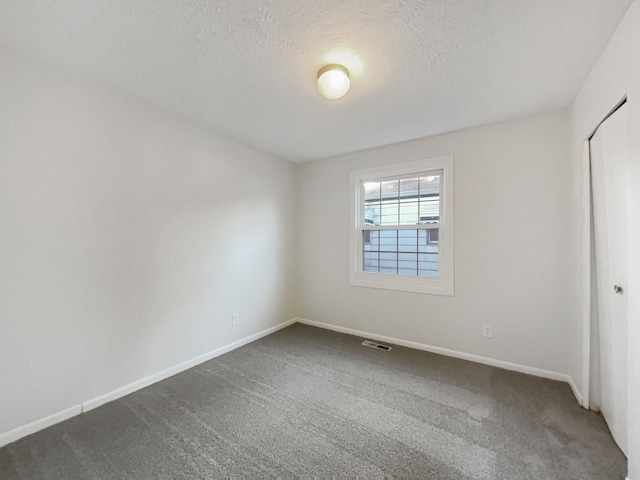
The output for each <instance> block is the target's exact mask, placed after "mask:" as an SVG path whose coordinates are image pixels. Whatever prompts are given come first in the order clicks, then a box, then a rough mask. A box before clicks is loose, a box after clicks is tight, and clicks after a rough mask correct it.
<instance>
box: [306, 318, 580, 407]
mask: <svg viewBox="0 0 640 480" xmlns="http://www.w3.org/2000/svg"><path fill="white" fill-rule="evenodd" d="M294 320H295V321H296V322H298V323H303V324H305V325H311V326H313V327H319V328H324V329H326V330H333V331H334V332H340V333H347V334H349V335H355V336H358V337H363V338H369V339H372V340H378V341H381V342H387V343H392V344H394V345H400V346H402V347H409V348H415V349H416V350H424V351H426V352H431V353H438V354H440V355H446V356H448V357H454V358H460V359H462V360H469V361H471V362H476V363H482V364H484V365H490V366H492V367H498V368H504V369H505V370H513V371H515V372H521V373H527V374H529V375H534V376H536V377H543V378H549V379H551V380H559V381H562V382H567V383H568V384H569V386H570V387H571V390H572V391H573V394H574V395H575V396H576V399H577V400H578V402H579V403H580V404H582V395H580V392H579V391H578V388H577V387H576V385H575V383H574V382H573V379H572V378H571V377H570V376H569V375H567V374H564V373H559V372H554V371H551V370H544V369H542V368H536V367H529V366H527V365H520V364H518V363H511V362H505V361H504V360H496V359H495V358H489V357H482V356H480V355H474V354H471V353H464V352H458V351H456V350H449V349H447V348H441V347H434V346H432V345H427V344H424V343H418V342H411V341H409V340H402V339H400V338H394V337H387V336H385V335H378V334H377V333H371V332H364V331H362V330H355V329H353V328H346V327H339V326H337V325H332V324H330V323H322V322H316V321H315V320H308V319H306V318H295V319H294Z"/></svg>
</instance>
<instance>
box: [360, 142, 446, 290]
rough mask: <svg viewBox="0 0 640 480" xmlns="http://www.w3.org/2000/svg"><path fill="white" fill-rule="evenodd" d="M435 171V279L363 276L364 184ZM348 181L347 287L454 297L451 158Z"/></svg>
mask: <svg viewBox="0 0 640 480" xmlns="http://www.w3.org/2000/svg"><path fill="white" fill-rule="evenodd" d="M436 171H439V173H440V174H441V175H442V176H441V179H440V221H439V229H438V230H439V233H438V235H439V238H438V277H437V278H427V277H418V276H416V277H411V276H404V275H393V274H387V273H373V272H364V271H363V267H362V262H363V258H362V257H363V255H362V251H363V245H362V242H363V235H362V231H363V226H364V207H363V206H364V202H363V201H362V195H363V192H364V187H363V185H364V183H365V182H367V181H372V180H376V181H377V180H384V179H386V178H387V177H399V176H406V175H413V174H428V173H430V172H434V173H435V172H436ZM350 181H351V190H350V192H351V195H350V196H351V217H350V225H351V228H350V231H351V235H350V244H351V245H350V276H349V277H350V278H349V280H350V284H351V285H353V286H357V287H370V288H383V289H388V290H401V291H405V292H415V293H429V294H434V295H449V296H453V245H454V241H453V240H454V239H453V211H454V210H453V155H447V156H442V157H434V158H428V159H425V160H420V161H417V162H410V163H401V164H395V165H388V166H384V167H377V168H370V169H366V170H357V171H353V172H351V174H350ZM389 228H392V227H389Z"/></svg>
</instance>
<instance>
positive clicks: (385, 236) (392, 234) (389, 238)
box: [379, 230, 398, 252]
mask: <svg viewBox="0 0 640 480" xmlns="http://www.w3.org/2000/svg"><path fill="white" fill-rule="evenodd" d="M379 235H380V251H382V252H397V251H398V231H397V230H381V231H380V232H379Z"/></svg>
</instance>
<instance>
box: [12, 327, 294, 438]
mask: <svg viewBox="0 0 640 480" xmlns="http://www.w3.org/2000/svg"><path fill="white" fill-rule="evenodd" d="M295 322H296V319H295V318H293V319H291V320H287V321H286V322H282V323H279V324H278V325H275V326H273V327H271V328H267V329H266V330H262V331H261V332H258V333H254V334H253V335H249V336H248V337H244V338H242V339H240V340H238V341H236V342H233V343H230V344H229V345H225V346H223V347H220V348H216V349H215V350H212V351H210V352H208V353H205V354H203V355H199V356H197V357H195V358H192V359H191V360H187V361H186V362H182V363H179V364H178V365H174V366H173V367H170V368H167V369H165V370H162V371H161V372H158V373H155V374H153V375H149V376H147V377H144V378H141V379H139V380H136V381H135V382H132V383H129V384H127V385H124V386H122V387H119V388H116V389H115V390H112V391H110V392H107V393H105V394H103V395H100V396H98V397H95V398H92V399H89V400H86V401H85V402H83V403H81V404H78V405H74V406H73V407H70V408H67V409H64V410H61V411H60V412H56V413H54V414H52V415H49V416H47V417H44V418H41V419H38V420H35V421H33V422H31V423H28V424H26V425H23V426H20V427H17V428H14V429H13V430H9V431H8V432H5V433H2V434H0V447H3V446H4V445H7V444H9V443H12V442H15V441H16V440H19V439H21V438H23V437H26V436H27V435H31V434H32V433H35V432H37V431H39V430H42V429H44V428H47V427H50V426H52V425H55V424H56V423H60V422H62V421H64V420H67V419H69V418H71V417H75V416H76V415H80V414H81V413H84V412H88V411H89V410H93V409H94V408H97V407H99V406H100V405H104V404H105V403H108V402H111V401H113V400H117V399H118V398H121V397H124V396H126V395H129V394H130V393H133V392H135V391H137V390H140V389H142V388H145V387H148V386H149V385H152V384H154V383H156V382H159V381H161V380H164V379H165V378H169V377H171V376H173V375H176V374H177V373H180V372H183V371H184V370H188V369H189V368H192V367H195V366H196V365H199V364H201V363H204V362H206V361H208V360H211V359H212V358H215V357H218V356H220V355H222V354H224V353H228V352H230V351H232V350H235V349H236V348H240V347H242V346H244V345H246V344H248V343H251V342H254V341H256V340H258V339H260V338H262V337H266V336H267V335H270V334H272V333H274V332H276V331H278V330H281V329H283V328H285V327H288V326H289V325H292V324H293V323H295Z"/></svg>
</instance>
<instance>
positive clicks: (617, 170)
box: [591, 105, 629, 454]
mask: <svg viewBox="0 0 640 480" xmlns="http://www.w3.org/2000/svg"><path fill="white" fill-rule="evenodd" d="M626 110H627V109H626V107H625V106H624V105H623V106H622V107H620V108H619V109H618V110H617V111H616V112H615V113H614V114H613V115H611V116H610V117H609V118H608V119H607V120H605V121H604V122H603V123H602V125H600V127H598V130H597V131H596V133H595V135H594V136H593V138H592V139H591V182H592V189H593V214H594V233H595V251H596V276H597V292H598V331H599V344H600V378H601V395H602V399H601V403H602V405H601V406H600V409H601V411H602V414H603V415H604V418H605V420H606V422H607V425H608V426H609V429H610V430H611V433H612V435H613V438H614V439H615V441H616V442H617V443H618V446H619V447H620V449H621V450H622V451H623V452H624V453H625V454H626V453H627V330H628V327H627V316H628V315H627V297H626V291H625V286H626V283H627V268H628V267H627V202H628V187H627V169H628V162H629V155H628V151H629V149H628V138H627V115H626V114H627V111H626Z"/></svg>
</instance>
